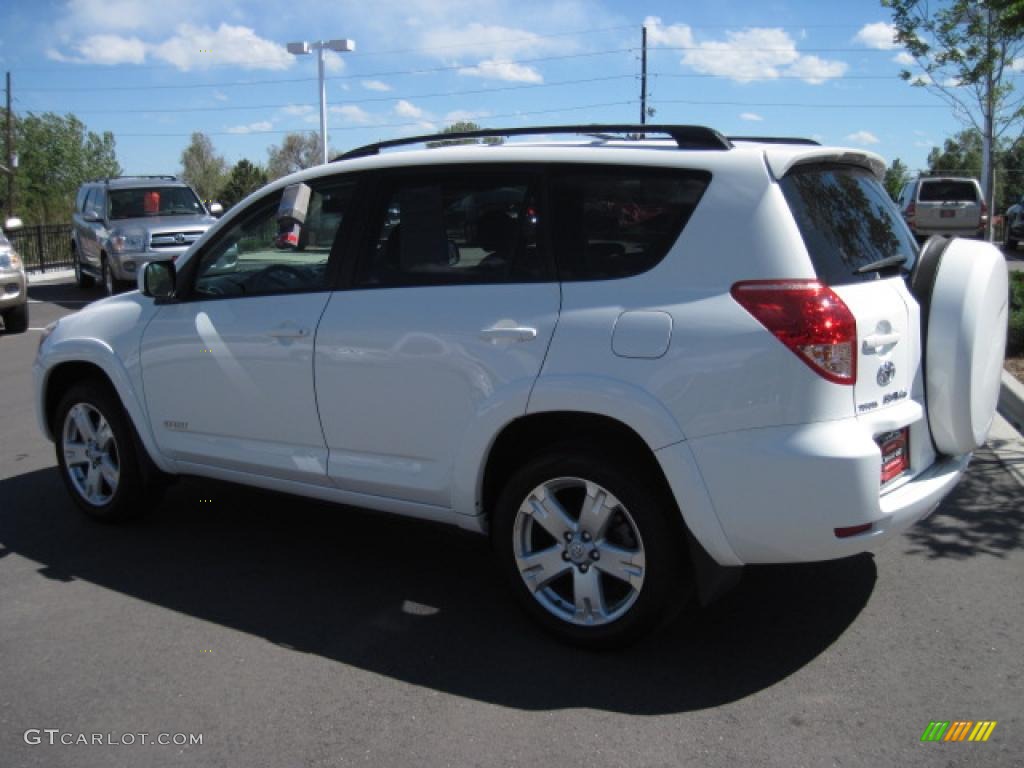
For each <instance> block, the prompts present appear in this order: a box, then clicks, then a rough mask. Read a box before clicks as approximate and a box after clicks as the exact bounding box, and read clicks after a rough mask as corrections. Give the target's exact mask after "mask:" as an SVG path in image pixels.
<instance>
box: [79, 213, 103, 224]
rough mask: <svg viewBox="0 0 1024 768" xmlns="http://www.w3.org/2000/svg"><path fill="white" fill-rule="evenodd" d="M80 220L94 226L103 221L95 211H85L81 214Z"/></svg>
mask: <svg viewBox="0 0 1024 768" xmlns="http://www.w3.org/2000/svg"><path fill="white" fill-rule="evenodd" d="M82 218H83V219H85V220H86V221H87V222H89V223H90V224H96V223H97V222H100V221H103V217H102V216H100V212H99V211H97V210H91V211H86V212H85V213H83V214H82Z"/></svg>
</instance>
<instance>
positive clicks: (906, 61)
mask: <svg viewBox="0 0 1024 768" xmlns="http://www.w3.org/2000/svg"><path fill="white" fill-rule="evenodd" d="M892 60H893V61H895V62H896V63H897V64H902V65H903V66H905V67H909V66H911V65H912V64H915V63H916V62H915V61H914V57H913V56H911V55H910V54H909V53H907V52H906V51H900V52H899V53H897V54H896V55H895V56H893V57H892Z"/></svg>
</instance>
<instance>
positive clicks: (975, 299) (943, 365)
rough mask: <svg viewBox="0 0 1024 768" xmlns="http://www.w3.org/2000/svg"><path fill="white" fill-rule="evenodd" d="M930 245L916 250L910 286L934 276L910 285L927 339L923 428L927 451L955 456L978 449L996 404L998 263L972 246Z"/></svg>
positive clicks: (1000, 317) (991, 252)
mask: <svg viewBox="0 0 1024 768" xmlns="http://www.w3.org/2000/svg"><path fill="white" fill-rule="evenodd" d="M932 245H935V246H938V245H939V244H938V243H934V244H933V243H932V242H931V241H929V243H928V245H926V246H925V248H924V249H922V256H921V261H922V263H920V264H918V269H916V270H915V275H914V278H917V277H919V276H920V277H925V276H927V277H928V278H930V277H932V275H931V274H930V273H931V272H932V270H934V280H929V279H923V280H917V279H914V278H912V281H913V289H914V292H915V294H917V296H918V300H919V301H920V303H921V311H922V315H923V316H922V329H923V330H925V329H926V330H925V333H926V334H927V336H926V338H925V356H924V359H925V390H926V393H927V398H928V424H929V426H930V427H931V432H932V439H933V440H934V441H935V447H936V448H937V449H938V450H939V451H940V452H942V453H944V454H948V455H952V456H957V455H960V454H963V453H967V452H969V451H973V450H974V449H975V448H978V447H980V446H981V445H982V444H983V443H984V442H985V438H986V437H987V436H988V430H989V427H991V426H992V418H993V416H994V415H995V411H996V403H997V401H998V400H999V386H1000V381H1001V376H1002V370H1003V355H1004V353H1005V350H1006V320H1007V309H1008V308H1007V304H1008V290H1009V286H1008V279H1007V275H1006V260H1005V259H1004V258H1003V255H1002V254H1001V253H1000V252H999V251H998V250H997V249H996V248H995V247H994V246H993V245H991V244H990V243H986V242H982V241H980V240H960V239H955V240H952V241H950V242H949V243H948V244H945V243H943V245H945V247H944V248H942V247H929V246H932ZM936 262H937V263H936ZM919 273H920V275H919ZM929 283H930V285H929ZM929 288H930V290H929ZM922 293H924V294H925V295H921V294H922Z"/></svg>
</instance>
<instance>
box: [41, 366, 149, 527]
mask: <svg viewBox="0 0 1024 768" xmlns="http://www.w3.org/2000/svg"><path fill="white" fill-rule="evenodd" d="M53 428H54V432H55V437H56V452H57V464H58V465H59V468H60V475H61V479H62V480H63V481H64V485H65V487H66V488H67V489H68V493H70V494H71V498H72V499H73V500H74V502H75V504H77V505H78V507H79V508H80V509H81V510H82V511H83V512H85V513H86V514H87V515H88V516H89V517H91V518H93V519H95V520H99V521H101V522H105V523H112V522H121V521H125V520H131V519H134V518H137V517H139V516H141V515H142V514H144V513H145V512H146V511H148V508H149V506H151V505H152V504H155V503H156V502H157V501H159V495H160V491H161V486H160V485H159V484H157V483H152V482H151V483H148V484H147V482H146V478H147V473H146V471H145V468H144V466H143V462H145V461H147V460H148V457H145V456H142V455H140V451H141V450H142V449H140V448H138V447H137V446H138V445H139V443H138V442H137V438H136V436H135V432H134V428H133V427H132V425H131V423H130V422H129V420H128V416H127V414H125V412H124V408H122V407H121V403H120V401H119V400H118V399H117V397H116V395H114V393H113V392H111V390H110V388H109V387H108V386H106V385H104V384H103V383H102V382H99V381H96V380H87V381H83V382H81V383H79V384H75V385H74V386H73V387H71V389H69V390H68V391H67V392H66V393H65V394H64V396H63V397H62V398H61V400H60V403H59V404H58V406H57V410H56V411H55V413H54V418H53Z"/></svg>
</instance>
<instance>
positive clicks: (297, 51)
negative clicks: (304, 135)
mask: <svg viewBox="0 0 1024 768" xmlns="http://www.w3.org/2000/svg"><path fill="white" fill-rule="evenodd" d="M325 49H326V50H329V51H337V52H338V53H345V52H348V51H354V50H355V49H356V41H355V40H317V41H315V42H312V43H310V42H307V41H305V40H303V41H302V42H300V43H288V53H292V54H294V55H296V56H305V55H306V54H307V53H311V52H312V51H316V52H317V59H318V67H317V70H318V72H319V73H320V74H319V77H320V144H321V145H322V146H323V150H322V151H323V162H325V163H326V162H327V86H326V84H325V83H324V50H325Z"/></svg>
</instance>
